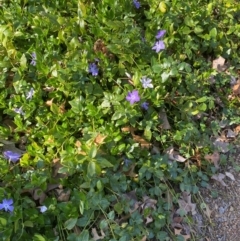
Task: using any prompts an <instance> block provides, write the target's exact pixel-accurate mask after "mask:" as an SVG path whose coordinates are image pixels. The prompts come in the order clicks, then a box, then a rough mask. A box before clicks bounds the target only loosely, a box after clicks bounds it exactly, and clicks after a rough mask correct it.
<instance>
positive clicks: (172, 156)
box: [166, 147, 187, 162]
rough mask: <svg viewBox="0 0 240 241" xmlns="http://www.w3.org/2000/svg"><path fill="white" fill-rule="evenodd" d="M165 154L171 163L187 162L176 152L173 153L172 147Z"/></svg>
mask: <svg viewBox="0 0 240 241" xmlns="http://www.w3.org/2000/svg"><path fill="white" fill-rule="evenodd" d="M166 153H167V154H168V157H169V159H170V160H172V161H177V162H185V161H186V160H187V159H186V158H184V157H183V156H180V155H179V154H178V152H176V151H174V149H173V147H169V148H168V149H167V150H166Z"/></svg>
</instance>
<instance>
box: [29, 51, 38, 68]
mask: <svg viewBox="0 0 240 241" xmlns="http://www.w3.org/2000/svg"><path fill="white" fill-rule="evenodd" d="M31 56H32V61H31V63H30V64H31V65H33V66H35V65H36V63H37V62H36V61H37V56H36V53H35V52H33V53H32V55H31Z"/></svg>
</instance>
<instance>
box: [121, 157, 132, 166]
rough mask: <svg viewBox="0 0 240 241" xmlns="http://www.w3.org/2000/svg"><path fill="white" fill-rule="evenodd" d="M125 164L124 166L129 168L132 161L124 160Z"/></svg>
mask: <svg viewBox="0 0 240 241" xmlns="http://www.w3.org/2000/svg"><path fill="white" fill-rule="evenodd" d="M123 162H124V166H126V167H128V166H129V164H131V162H132V161H131V160H129V159H127V158H123Z"/></svg>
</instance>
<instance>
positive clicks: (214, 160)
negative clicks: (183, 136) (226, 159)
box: [204, 151, 220, 169]
mask: <svg viewBox="0 0 240 241" xmlns="http://www.w3.org/2000/svg"><path fill="white" fill-rule="evenodd" d="M204 158H205V159H206V160H208V161H209V162H212V163H213V164H214V166H215V167H216V168H217V169H218V168H219V164H218V163H219V160H220V155H219V153H218V152H217V151H215V152H214V153H213V154H212V155H205V157H204Z"/></svg>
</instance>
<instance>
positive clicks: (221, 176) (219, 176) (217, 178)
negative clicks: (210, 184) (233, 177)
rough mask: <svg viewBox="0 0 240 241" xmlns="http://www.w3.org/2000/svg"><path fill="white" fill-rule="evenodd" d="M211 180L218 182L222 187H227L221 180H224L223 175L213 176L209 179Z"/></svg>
mask: <svg viewBox="0 0 240 241" xmlns="http://www.w3.org/2000/svg"><path fill="white" fill-rule="evenodd" d="M211 178H212V179H213V180H216V181H218V182H219V183H221V184H222V185H223V186H224V187H226V186H227V184H226V183H225V182H224V181H223V179H224V178H225V175H224V174H222V173H219V174H215V175H213V176H212V177H211Z"/></svg>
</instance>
